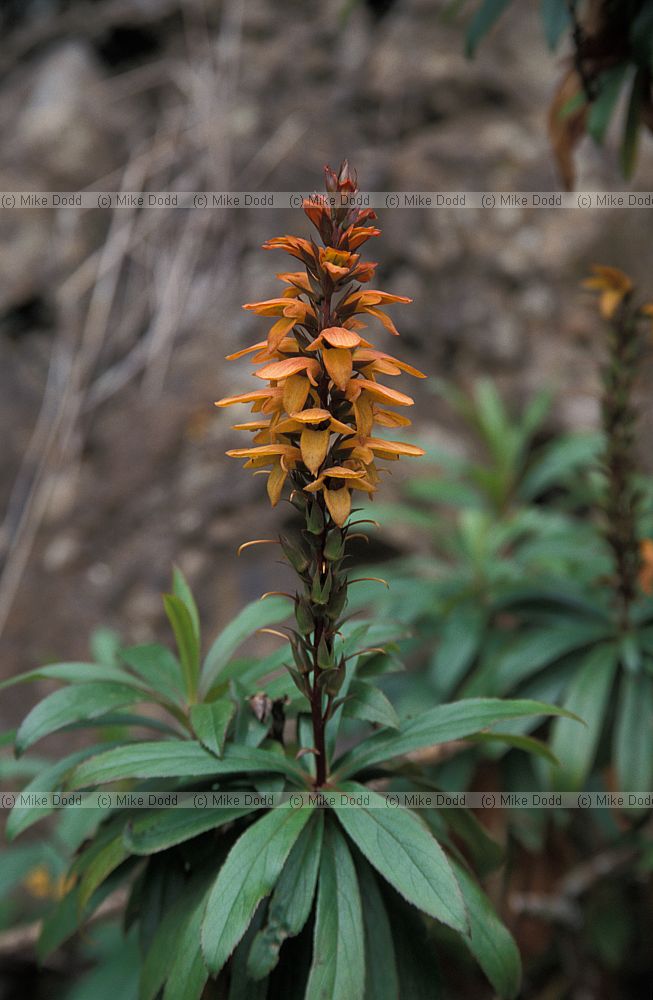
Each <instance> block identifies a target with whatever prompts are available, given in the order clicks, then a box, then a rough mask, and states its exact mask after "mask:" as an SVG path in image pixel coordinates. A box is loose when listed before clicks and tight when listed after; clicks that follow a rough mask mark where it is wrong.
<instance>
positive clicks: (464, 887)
mask: <svg viewBox="0 0 653 1000" xmlns="http://www.w3.org/2000/svg"><path fill="white" fill-rule="evenodd" d="M451 863H452V865H453V868H454V871H455V873H456V878H457V880H458V885H459V886H460V889H461V891H462V894H463V899H464V900H465V906H466V907H467V913H468V914H469V925H470V935H469V939H468V941H467V944H468V946H469V950H470V951H471V953H472V954H473V955H474V957H475V958H476V960H477V961H478V963H479V965H480V966H481V968H482V969H483V972H484V973H485V975H486V976H487V977H488V979H489V980H490V982H491V983H492V986H493V987H494V989H495V990H496V991H497V993H498V994H499V996H500V997H502V998H504V997H505V998H506V1000H512V998H513V997H515V996H517V994H518V992H519V987H520V983H521V962H520V958H519V951H518V949H517V945H516V944H515V942H514V940H513V938H512V936H511V935H510V933H509V932H508V931H507V930H506V928H505V927H504V926H503V924H502V923H501V921H500V920H499V918H498V917H497V915H496V913H495V912H494V910H493V909H492V906H491V904H490V901H489V899H488V898H487V896H486V895H485V894H484V893H483V892H482V891H481V889H480V887H479V886H478V885H477V883H476V882H475V880H474V879H473V878H472V876H471V875H470V874H469V872H468V871H467V869H466V868H464V867H463V865H461V864H459V863H458V862H457V861H452V862H451Z"/></svg>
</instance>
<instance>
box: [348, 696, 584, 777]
mask: <svg viewBox="0 0 653 1000" xmlns="http://www.w3.org/2000/svg"><path fill="white" fill-rule="evenodd" d="M536 715H569V713H568V712H566V711H565V710H564V709H561V708H556V707H555V706H554V705H546V704H544V703H543V702H538V701H529V700H526V699H519V700H514V701H503V700H501V699H499V698H467V699H465V700H463V701H456V702H451V703H450V704H447V705H437V706H436V707H435V708H431V709H429V710H428V711H426V712H421V713H420V714H419V715H416V716H414V717H413V718H412V719H409V720H407V721H406V722H404V723H402V726H401V730H400V731H399V732H398V733H386V732H380V733H375V734H374V736H371V737H370V738H369V739H367V740H365V742H364V743H362V744H360V745H359V746H357V747H354V749H353V750H350V751H348V752H347V753H346V754H344V756H342V757H341V758H340V759H339V760H338V761H336V764H335V767H334V775H333V778H334V781H335V780H341V779H343V778H348V777H349V776H350V775H352V774H354V773H356V772H358V771H362V770H363V769H364V768H368V767H372V766H373V765H375V764H380V763H381V762H382V761H387V760H391V759H392V758H393V757H400V756H403V755H404V754H407V753H411V752H413V751H414V750H421V749H423V748H424V747H429V746H434V745H436V744H439V743H446V742H448V741H449V740H462V739H465V737H468V736H473V735H474V734H475V733H478V732H479V731H481V730H483V729H487V728H488V727H489V726H492V725H494V724H496V723H498V722H503V721H505V720H508V719H518V718H520V717H527V716H536Z"/></svg>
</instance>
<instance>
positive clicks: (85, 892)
mask: <svg viewBox="0 0 653 1000" xmlns="http://www.w3.org/2000/svg"><path fill="white" fill-rule="evenodd" d="M128 857H129V851H128V850H127V848H126V847H125V845H124V844H123V840H122V832H119V833H118V834H117V835H115V836H113V837H112V838H111V839H110V840H109V841H108V842H107V843H103V842H102V839H100V840H95V841H94V842H93V843H92V844H91V847H90V848H88V850H87V852H86V853H85V854H83V855H80V856H79V858H78V859H77V860H76V862H75V864H74V865H73V868H72V872H73V873H77V872H78V871H79V870H80V869H81V870H82V875H81V878H80V880H79V890H78V898H77V905H78V907H79V910H80V912H82V911H83V910H84V908H85V907H86V904H87V903H88V901H89V900H90V898H91V896H92V895H93V893H94V892H95V890H96V889H97V888H98V887H99V886H100V885H102V883H103V882H104V881H106V879H107V878H108V876H109V875H110V874H111V872H113V871H115V869H116V868H118V866H119V865H121V864H122V863H123V861H126V859H127V858H128ZM89 858H90V860H89Z"/></svg>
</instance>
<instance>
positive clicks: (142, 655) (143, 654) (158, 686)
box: [120, 642, 185, 704]
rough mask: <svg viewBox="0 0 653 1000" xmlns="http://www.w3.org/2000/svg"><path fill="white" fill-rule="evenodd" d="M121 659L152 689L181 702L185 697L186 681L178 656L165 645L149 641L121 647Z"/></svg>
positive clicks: (173, 700) (170, 699) (175, 701)
mask: <svg viewBox="0 0 653 1000" xmlns="http://www.w3.org/2000/svg"><path fill="white" fill-rule="evenodd" d="M120 656H121V659H123V660H124V661H125V663H126V664H127V665H128V666H129V667H131V669H132V670H133V671H134V673H136V674H138V676H139V677H140V678H141V680H143V681H144V682H145V684H147V686H148V688H149V689H150V691H153V692H155V693H156V694H158V695H160V696H163V697H164V698H167V699H168V700H169V701H172V702H174V703H177V704H178V703H179V702H180V701H183V699H184V694H185V692H184V682H183V677H182V673H181V666H180V664H179V660H178V659H177V657H176V656H175V655H174V654H173V653H171V652H170V650H169V649H167V648H166V647H165V646H160V645H159V644H158V643H154V642H153V643H147V644H144V645H142V646H130V647H128V648H127V649H121V651H120Z"/></svg>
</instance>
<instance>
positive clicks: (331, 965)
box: [305, 822, 365, 1000]
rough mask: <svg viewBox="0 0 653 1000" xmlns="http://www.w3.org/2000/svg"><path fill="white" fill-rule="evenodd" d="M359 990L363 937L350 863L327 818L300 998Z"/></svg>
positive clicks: (354, 997)
mask: <svg viewBox="0 0 653 1000" xmlns="http://www.w3.org/2000/svg"><path fill="white" fill-rule="evenodd" d="M364 995H365V938H364V931H363V914H362V908H361V899H360V892H359V888H358V879H357V877H356V869H355V868H354V862H353V861H352V858H351V854H350V851H349V848H348V846H347V843H346V841H345V839H344V838H343V836H342V834H341V833H340V831H339V830H338V828H337V826H336V825H335V824H334V823H332V822H328V823H327V826H326V830H325V833H324V844H323V846H322V855H321V859H320V882H319V887H318V894H317V910H316V916H315V933H314V937H313V961H312V964H311V971H310V973H309V977H308V984H307V986H306V995H305V1000H330V998H331V997H333V998H335V997H343V998H344V997H347V1000H363V998H364Z"/></svg>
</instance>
